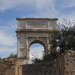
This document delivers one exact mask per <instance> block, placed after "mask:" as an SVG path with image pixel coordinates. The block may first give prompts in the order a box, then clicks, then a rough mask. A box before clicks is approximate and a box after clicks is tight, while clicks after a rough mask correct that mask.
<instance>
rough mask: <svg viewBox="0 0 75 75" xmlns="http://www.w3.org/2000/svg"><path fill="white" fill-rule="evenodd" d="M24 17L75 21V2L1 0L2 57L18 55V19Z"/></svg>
mask: <svg viewBox="0 0 75 75" xmlns="http://www.w3.org/2000/svg"><path fill="white" fill-rule="evenodd" d="M24 17H25V18H28V17H31V18H32V17H33V18H34V17H37V18H38V17H42V18H58V19H59V21H61V20H62V19H63V18H67V19H68V18H70V19H73V20H75V0H0V57H7V56H9V55H10V54H16V53H17V38H16V28H17V21H16V18H24ZM36 47H37V46H36ZM39 47H40V48H41V46H39ZM33 48H35V46H33ZM33 48H32V49H33ZM36 49H37V48H36Z"/></svg>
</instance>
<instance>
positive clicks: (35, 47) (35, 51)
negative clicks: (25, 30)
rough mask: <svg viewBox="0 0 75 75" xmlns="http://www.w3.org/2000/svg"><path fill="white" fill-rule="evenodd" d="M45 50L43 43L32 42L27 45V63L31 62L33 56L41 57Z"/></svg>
mask: <svg viewBox="0 0 75 75" xmlns="http://www.w3.org/2000/svg"><path fill="white" fill-rule="evenodd" d="M44 51H45V46H44V44H42V43H40V42H33V43H31V44H30V47H29V64H32V63H33V60H34V59H35V58H37V59H42V58H43V55H44Z"/></svg>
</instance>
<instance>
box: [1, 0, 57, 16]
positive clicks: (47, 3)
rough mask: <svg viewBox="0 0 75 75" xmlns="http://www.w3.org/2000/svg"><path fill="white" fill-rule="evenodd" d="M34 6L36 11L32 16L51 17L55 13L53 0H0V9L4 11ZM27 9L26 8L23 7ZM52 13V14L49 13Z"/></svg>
mask: <svg viewBox="0 0 75 75" xmlns="http://www.w3.org/2000/svg"><path fill="white" fill-rule="evenodd" d="M29 6H30V9H32V8H34V9H35V11H36V12H37V13H36V14H34V17H36V16H37V17H43V16H44V17H49V16H50V17H51V16H52V17H53V16H54V14H55V15H56V14H57V11H56V10H55V8H54V0H0V11H5V10H8V9H12V8H17V9H19V7H21V8H20V9H22V8H28V7H29ZM25 10H27V9H25ZM51 14H53V15H51Z"/></svg>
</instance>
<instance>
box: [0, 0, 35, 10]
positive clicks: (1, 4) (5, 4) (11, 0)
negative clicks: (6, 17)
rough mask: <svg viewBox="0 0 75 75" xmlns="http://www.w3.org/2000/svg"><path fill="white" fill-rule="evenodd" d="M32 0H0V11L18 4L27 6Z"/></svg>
mask: <svg viewBox="0 0 75 75" xmlns="http://www.w3.org/2000/svg"><path fill="white" fill-rule="evenodd" d="M33 1H34V0H31V1H30V0H0V11H5V10H8V9H11V8H16V7H18V6H23V5H24V6H28V5H30V4H32V2H33Z"/></svg>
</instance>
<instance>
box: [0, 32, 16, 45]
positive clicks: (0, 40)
mask: <svg viewBox="0 0 75 75" xmlns="http://www.w3.org/2000/svg"><path fill="white" fill-rule="evenodd" d="M15 43H16V39H15V38H14V37H12V36H11V35H9V34H8V33H7V32H0V45H5V46H13V45H14V44H15Z"/></svg>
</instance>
